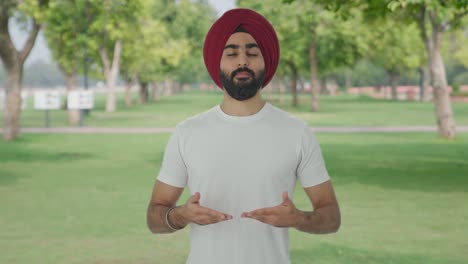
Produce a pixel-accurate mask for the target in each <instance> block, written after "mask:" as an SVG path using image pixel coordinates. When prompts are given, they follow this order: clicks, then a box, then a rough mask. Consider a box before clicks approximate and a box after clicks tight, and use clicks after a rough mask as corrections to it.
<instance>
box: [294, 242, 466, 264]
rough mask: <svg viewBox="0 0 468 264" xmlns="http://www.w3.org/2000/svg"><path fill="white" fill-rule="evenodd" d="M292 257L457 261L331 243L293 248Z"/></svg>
mask: <svg viewBox="0 0 468 264" xmlns="http://www.w3.org/2000/svg"><path fill="white" fill-rule="evenodd" d="M291 259H292V260H293V261H292V263H343V264H353V263H369V264H372V263H376V264H387V263H388V264H390V263H392V264H393V263H405V264H419V263H426V264H432V263H433V264H436V263H437V264H439V263H457V262H453V260H447V259H434V258H433V257H432V256H424V255H404V254H398V253H396V252H381V251H365V250H359V249H354V248H350V247H342V246H335V245H329V244H320V245H318V246H317V247H314V248H310V249H292V250H291ZM460 263H461V262H460Z"/></svg>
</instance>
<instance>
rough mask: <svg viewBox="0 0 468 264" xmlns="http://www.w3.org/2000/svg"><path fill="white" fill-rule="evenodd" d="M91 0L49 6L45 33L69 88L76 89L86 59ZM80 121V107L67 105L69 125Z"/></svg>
mask: <svg viewBox="0 0 468 264" xmlns="http://www.w3.org/2000/svg"><path fill="white" fill-rule="evenodd" d="M88 4H89V3H88V2H87V1H85V0H72V1H52V2H50V6H49V11H48V15H47V21H46V26H45V30H44V31H45V36H46V39H47V41H48V43H49V48H50V50H51V51H52V55H53V57H54V59H55V60H56V61H57V63H58V65H59V68H60V70H61V72H62V73H63V75H64V77H65V86H66V88H67V92H70V91H72V90H75V89H76V81H77V77H78V72H79V70H80V68H81V66H82V65H83V61H84V60H85V59H86V58H85V56H86V55H85V53H86V51H85V49H86V47H87V43H86V42H87V38H86V28H87V27H88V25H87V24H88V23H89V19H88V16H87V14H86V11H87V9H88V8H89V7H88ZM79 121H80V110H78V109H68V123H69V125H72V126H76V125H78V124H79Z"/></svg>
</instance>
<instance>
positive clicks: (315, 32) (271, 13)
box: [239, 0, 366, 111]
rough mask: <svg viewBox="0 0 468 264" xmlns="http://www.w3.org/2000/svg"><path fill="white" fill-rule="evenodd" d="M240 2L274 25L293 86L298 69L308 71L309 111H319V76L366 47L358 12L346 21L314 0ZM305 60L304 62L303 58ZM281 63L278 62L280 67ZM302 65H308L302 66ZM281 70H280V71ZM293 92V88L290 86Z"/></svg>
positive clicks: (353, 60)
mask: <svg viewBox="0 0 468 264" xmlns="http://www.w3.org/2000/svg"><path fill="white" fill-rule="evenodd" d="M239 5H241V6H247V7H251V8H254V9H255V10H259V11H260V12H261V13H262V14H264V15H265V16H266V17H267V18H268V19H269V20H270V21H271V22H272V24H273V25H274V26H275V28H276V30H277V32H278V36H279V39H280V45H281V48H282V49H281V56H282V57H283V56H284V59H282V60H281V62H282V63H284V64H285V65H286V67H287V68H288V70H287V71H286V72H290V74H291V80H292V85H295V84H294V83H295V82H294V80H295V79H297V72H304V71H306V72H308V73H309V74H308V75H309V76H310V82H311V86H312V88H311V110H312V111H319V109H320V103H319V94H320V84H319V78H320V76H322V77H325V76H326V75H327V74H329V73H330V72H332V71H333V70H335V69H337V68H342V67H349V66H351V65H354V64H355V63H356V62H357V59H358V58H360V57H361V55H362V54H363V52H364V50H365V48H366V45H365V43H366V41H363V37H362V34H360V28H359V27H357V26H356V24H357V23H356V21H359V19H360V16H359V14H358V13H356V14H354V15H355V16H354V17H355V20H348V21H345V20H343V19H342V18H341V17H338V16H336V15H335V14H333V13H332V12H330V11H328V10H326V9H325V8H324V6H323V5H322V4H321V3H316V1H304V0H300V1H295V2H294V3H292V4H290V5H284V4H280V5H278V4H277V2H276V1H272V2H271V3H270V2H268V1H258V0H250V1H248V0H245V1H239ZM304 59H305V60H306V63H303V60H304ZM282 67H283V66H281V65H280V69H281V68H282ZM304 67H308V69H305V68H304ZM280 72H281V70H280ZM292 89H293V90H292V91H293V93H294V92H295V87H293V88H292Z"/></svg>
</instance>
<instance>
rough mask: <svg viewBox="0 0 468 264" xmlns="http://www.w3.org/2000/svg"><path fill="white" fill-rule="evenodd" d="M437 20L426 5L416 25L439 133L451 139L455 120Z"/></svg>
mask: <svg viewBox="0 0 468 264" xmlns="http://www.w3.org/2000/svg"><path fill="white" fill-rule="evenodd" d="M427 18H429V21H430V22H431V27H432V28H431V32H432V34H431V36H430V37H429V33H428V30H426V19H427ZM442 23H443V22H441V21H439V19H438V17H437V14H436V13H434V11H428V10H426V7H425V6H423V7H422V8H421V13H420V16H419V18H418V26H419V31H420V35H421V38H422V40H423V42H424V44H425V46H426V50H427V55H428V60H429V69H430V73H431V82H432V87H433V90H434V99H433V101H434V105H435V114H436V120H437V128H438V132H439V135H440V136H442V137H444V138H448V139H453V138H455V135H456V131H455V120H454V118H453V112H452V102H451V101H450V95H449V92H448V90H447V78H446V75H445V65H444V62H443V60H442V54H441V44H442V43H441V42H442V37H443V32H444V31H445V30H446V28H445V27H444V26H442Z"/></svg>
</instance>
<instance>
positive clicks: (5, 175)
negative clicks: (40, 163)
mask: <svg viewBox="0 0 468 264" xmlns="http://www.w3.org/2000/svg"><path fill="white" fill-rule="evenodd" d="M20 177H21V176H19V175H18V174H16V173H14V172H12V171H8V170H4V169H0V186H5V185H11V184H14V183H15V182H16V181H17V180H18V179H19V178H20Z"/></svg>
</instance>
